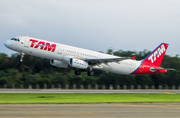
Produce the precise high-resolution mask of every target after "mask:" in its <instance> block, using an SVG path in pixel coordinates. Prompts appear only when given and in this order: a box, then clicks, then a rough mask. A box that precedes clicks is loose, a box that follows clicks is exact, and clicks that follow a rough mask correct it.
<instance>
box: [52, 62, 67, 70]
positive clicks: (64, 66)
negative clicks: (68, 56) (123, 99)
mask: <svg viewBox="0 0 180 118" xmlns="http://www.w3.org/2000/svg"><path fill="white" fill-rule="evenodd" d="M50 64H51V65H53V66H57V67H61V68H67V67H68V63H66V62H63V61H58V60H50Z"/></svg>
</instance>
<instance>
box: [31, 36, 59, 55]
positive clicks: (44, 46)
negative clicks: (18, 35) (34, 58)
mask: <svg viewBox="0 0 180 118" xmlns="http://www.w3.org/2000/svg"><path fill="white" fill-rule="evenodd" d="M29 41H32V43H31V45H30V47H32V48H38V47H40V49H41V50H48V51H51V52H54V51H55V49H56V44H51V45H50V43H45V42H43V41H38V40H34V39H30V40H29Z"/></svg>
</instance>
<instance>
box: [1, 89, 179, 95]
mask: <svg viewBox="0 0 180 118" xmlns="http://www.w3.org/2000/svg"><path fill="white" fill-rule="evenodd" d="M0 93H74V94H77V93H79V94H85V93H88V94H93V93H94V94H180V90H166V89H163V90H154V89H135V90H95V89H83V90H81V89H79V90H78V89H75V90H74V89H0Z"/></svg>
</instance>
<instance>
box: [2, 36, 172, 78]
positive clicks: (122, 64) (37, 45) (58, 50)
mask: <svg viewBox="0 0 180 118" xmlns="http://www.w3.org/2000/svg"><path fill="white" fill-rule="evenodd" d="M4 45H5V46H6V47H7V48H9V49H11V50H14V51H17V52H20V53H21V59H20V61H21V62H22V61H23V57H24V55H25V54H28V55H33V56H37V57H42V58H46V59H50V64H51V65H53V66H56V67H61V68H68V67H72V68H76V70H75V75H80V74H81V72H82V71H87V75H88V76H93V75H94V71H93V69H98V70H103V71H107V72H112V73H117V74H124V75H143V74H159V73H166V72H167V70H174V69H164V68H162V67H160V65H161V62H162V60H163V58H164V55H165V53H166V50H167V48H168V45H169V44H167V43H161V44H160V45H159V46H158V47H157V48H156V49H155V50H154V51H152V52H151V53H150V54H149V55H148V56H147V57H146V58H145V59H143V60H139V61H137V60H135V57H119V56H114V55H109V54H105V53H100V52H96V51H91V50H87V49H82V48H78V47H73V46H69V45H64V44H60V43H55V42H51V41H46V40H42V39H37V38H32V37H28V36H18V37H16V38H11V39H10V40H7V41H6V42H5V43H4Z"/></svg>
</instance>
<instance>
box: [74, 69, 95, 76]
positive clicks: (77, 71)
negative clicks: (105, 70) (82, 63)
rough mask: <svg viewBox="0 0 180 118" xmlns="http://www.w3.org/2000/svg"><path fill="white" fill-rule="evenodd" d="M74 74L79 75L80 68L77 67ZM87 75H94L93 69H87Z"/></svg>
mask: <svg viewBox="0 0 180 118" xmlns="http://www.w3.org/2000/svg"><path fill="white" fill-rule="evenodd" d="M74 74H75V75H80V74H81V70H79V69H78V70H75V72H74ZM87 75H88V76H93V75H94V71H92V70H91V71H88V72H87Z"/></svg>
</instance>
